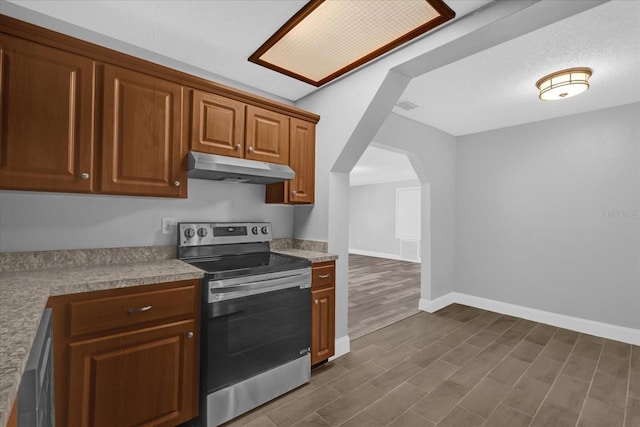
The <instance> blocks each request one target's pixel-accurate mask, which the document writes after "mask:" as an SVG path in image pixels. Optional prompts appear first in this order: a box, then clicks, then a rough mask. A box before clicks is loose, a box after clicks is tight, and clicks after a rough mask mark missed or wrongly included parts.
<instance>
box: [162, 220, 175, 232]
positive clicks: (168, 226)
mask: <svg viewBox="0 0 640 427" xmlns="http://www.w3.org/2000/svg"><path fill="white" fill-rule="evenodd" d="M161 227H162V234H171V233H172V232H173V229H174V228H175V227H176V219H175V218H174V217H172V216H163V217H162V224H161Z"/></svg>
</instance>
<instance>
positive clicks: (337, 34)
mask: <svg viewBox="0 0 640 427" xmlns="http://www.w3.org/2000/svg"><path fill="white" fill-rule="evenodd" d="M454 16H455V12H454V11H453V10H451V9H450V8H449V7H448V6H447V5H446V4H445V3H444V1H443V0H402V1H398V0H376V1H344V0H311V1H310V2H309V3H307V4H306V5H305V6H304V7H303V8H302V9H301V10H300V11H299V12H298V13H296V14H295V15H294V16H293V17H292V18H291V19H290V20H289V21H288V22H287V23H286V24H284V25H283V26H282V27H281V28H280V29H279V30H278V31H277V32H276V33H275V34H274V35H273V36H271V38H270V39H269V40H267V41H266V42H265V43H264V44H263V45H262V46H261V47H260V48H259V49H258V50H257V51H256V52H255V53H254V54H253V55H251V56H250V57H249V61H251V62H254V63H256V64H259V65H262V66H264V67H267V68H270V69H272V70H275V71H278V72H280V73H283V74H286V75H288V76H291V77H293V78H296V79H298V80H302V81H303V82H306V83H309V84H312V85H314V86H322V85H323V84H325V83H327V82H330V81H331V80H333V79H335V78H337V77H339V76H341V75H343V74H344V73H347V72H349V71H351V70H353V69H354V68H357V67H359V66H360V65H363V64H365V63H367V62H369V61H371V60H372V59H374V58H377V57H378V56H380V55H382V54H384V53H386V52H388V51H390V50H391V49H394V48H396V47H398V46H400V45H401V44H403V43H406V42H408V41H409V40H412V39H414V38H416V37H418V36H420V35H422V34H424V33H426V32H427V31H429V30H431V29H433V28H435V27H437V26H438V25H441V24H443V23H445V22H447V21H448V20H450V19H452V18H453V17H454Z"/></svg>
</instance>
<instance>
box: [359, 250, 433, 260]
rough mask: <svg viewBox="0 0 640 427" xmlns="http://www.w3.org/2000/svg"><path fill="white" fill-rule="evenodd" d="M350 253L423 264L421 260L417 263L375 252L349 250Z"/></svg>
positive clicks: (396, 255) (394, 255)
mask: <svg viewBox="0 0 640 427" xmlns="http://www.w3.org/2000/svg"><path fill="white" fill-rule="evenodd" d="M349 253H350V254H354V255H364V256H372V257H376V258H386V259H396V260H398V261H407V262H416V263H420V262H421V261H420V260H417V261H416V260H415V259H403V258H402V257H401V256H400V255H398V254H388V253H384V252H374V251H363V250H361V249H349Z"/></svg>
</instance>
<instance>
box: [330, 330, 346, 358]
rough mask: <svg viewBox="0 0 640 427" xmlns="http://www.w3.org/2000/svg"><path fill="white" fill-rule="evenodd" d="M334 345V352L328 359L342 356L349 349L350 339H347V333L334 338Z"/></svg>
mask: <svg viewBox="0 0 640 427" xmlns="http://www.w3.org/2000/svg"><path fill="white" fill-rule="evenodd" d="M335 346H336V354H334V355H333V356H332V357H330V358H329V360H333V359H337V358H338V357H340V356H344V355H345V354H347V353H349V352H350V351H351V340H350V339H349V335H345V336H343V337H340V338H336V343H335Z"/></svg>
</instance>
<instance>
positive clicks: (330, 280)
mask: <svg viewBox="0 0 640 427" xmlns="http://www.w3.org/2000/svg"><path fill="white" fill-rule="evenodd" d="M335 271H336V270H335V265H334V263H333V262H330V263H326V264H325V263H322V264H318V265H317V266H316V265H313V266H312V270H311V274H312V278H311V287H312V288H313V289H319V288H327V287H331V286H334V285H335Z"/></svg>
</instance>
